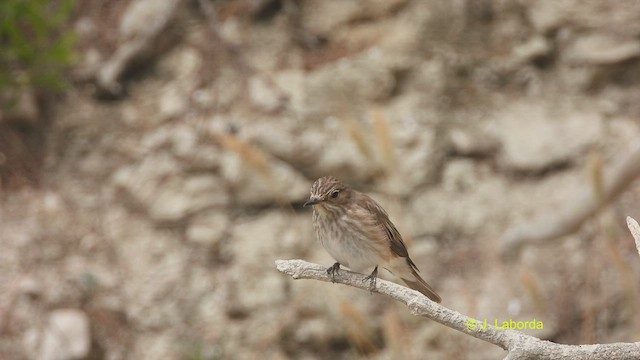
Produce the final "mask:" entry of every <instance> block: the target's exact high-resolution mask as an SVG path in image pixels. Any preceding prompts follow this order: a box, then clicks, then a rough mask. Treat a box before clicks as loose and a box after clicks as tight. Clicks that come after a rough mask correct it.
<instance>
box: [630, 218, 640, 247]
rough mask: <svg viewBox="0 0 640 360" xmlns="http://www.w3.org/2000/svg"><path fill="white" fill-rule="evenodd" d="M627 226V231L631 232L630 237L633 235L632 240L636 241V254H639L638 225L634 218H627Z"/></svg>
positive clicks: (639, 234) (639, 237) (639, 232)
mask: <svg viewBox="0 0 640 360" xmlns="http://www.w3.org/2000/svg"><path fill="white" fill-rule="evenodd" d="M627 226H628V227H629V231H631V235H633V239H634V240H635V241H636V249H638V254H640V225H638V222H637V221H636V220H635V219H634V218H632V217H631V216H627Z"/></svg>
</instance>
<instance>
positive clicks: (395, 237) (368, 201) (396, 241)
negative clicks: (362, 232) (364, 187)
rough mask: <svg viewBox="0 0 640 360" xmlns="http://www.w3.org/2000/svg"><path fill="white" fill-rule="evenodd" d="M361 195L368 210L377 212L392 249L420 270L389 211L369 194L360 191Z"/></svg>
mask: <svg viewBox="0 0 640 360" xmlns="http://www.w3.org/2000/svg"><path fill="white" fill-rule="evenodd" d="M359 195H360V196H362V197H364V199H363V200H364V201H363V203H364V204H365V206H366V208H367V210H369V212H371V213H372V214H375V218H376V219H377V225H378V226H379V227H380V228H381V229H382V230H383V231H384V233H385V235H386V237H387V239H388V240H389V247H390V248H391V251H393V253H395V254H396V255H398V256H400V257H403V258H406V259H407V262H408V263H409V265H411V267H412V268H413V269H415V270H416V271H419V270H418V267H417V266H416V264H414V263H413V261H412V260H411V259H410V258H409V252H408V251H407V246H406V245H405V243H404V240H402V235H400V232H399V231H398V229H397V228H396V227H395V225H393V223H392V222H391V220H389V215H387V212H386V211H384V209H383V208H382V206H380V205H379V204H378V203H377V202H376V201H375V200H373V199H372V198H371V197H369V196H368V195H366V194H363V193H360V194H359Z"/></svg>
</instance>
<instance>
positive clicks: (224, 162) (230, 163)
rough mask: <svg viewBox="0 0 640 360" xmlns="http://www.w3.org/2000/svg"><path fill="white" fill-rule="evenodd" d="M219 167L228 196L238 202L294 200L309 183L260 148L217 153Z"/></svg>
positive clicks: (284, 201) (302, 192)
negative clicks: (218, 155) (243, 151)
mask: <svg viewBox="0 0 640 360" xmlns="http://www.w3.org/2000/svg"><path fill="white" fill-rule="evenodd" d="M255 151H258V150H255ZM253 157H259V158H260V159H259V160H258V159H253ZM263 160H264V161H263ZM254 161H257V162H258V163H256V162H254ZM263 165H264V166H263ZM220 171H221V176H222V179H223V180H224V183H225V185H226V188H228V189H230V190H231V194H230V195H231V198H232V199H233V201H234V203H235V204H236V205H241V206H258V205H269V204H278V203H280V204H282V203H291V202H298V201H301V200H302V199H303V198H304V197H305V196H306V195H307V193H308V189H309V186H310V185H309V182H308V180H307V179H305V178H304V177H303V176H302V175H301V174H300V173H299V172H297V171H296V170H295V169H294V168H293V167H291V166H290V165H289V164H287V163H285V162H283V161H280V160H278V159H276V158H273V157H271V156H269V155H268V154H266V153H262V152H256V153H253V155H247V154H246V153H241V152H235V151H227V152H224V153H223V154H221V156H220ZM219 190H221V189H219ZM225 194H228V193H225ZM225 199H226V198H225Z"/></svg>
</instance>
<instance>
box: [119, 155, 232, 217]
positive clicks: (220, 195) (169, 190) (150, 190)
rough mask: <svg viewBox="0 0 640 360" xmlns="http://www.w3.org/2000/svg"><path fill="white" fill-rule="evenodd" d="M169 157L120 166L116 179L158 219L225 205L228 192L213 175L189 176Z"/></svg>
mask: <svg viewBox="0 0 640 360" xmlns="http://www.w3.org/2000/svg"><path fill="white" fill-rule="evenodd" d="M180 169H181V167H180V165H179V164H178V163H177V162H176V161H175V160H174V159H173V158H172V157H170V156H168V155H165V154H157V155H155V156H149V157H147V158H145V159H144V160H143V161H142V162H141V163H139V164H136V165H132V166H127V167H124V168H121V169H119V170H118V171H117V172H116V173H115V175H114V177H113V182H114V183H115V185H116V187H117V188H118V189H120V190H121V191H123V192H124V193H125V194H126V195H127V196H128V198H129V199H131V200H134V204H133V205H135V206H137V207H142V208H143V209H144V210H145V211H147V212H148V214H149V215H150V216H151V217H152V218H153V219H154V220H156V221H178V220H181V219H184V218H185V217H186V216H189V215H192V214H195V213H197V212H198V211H200V210H203V209H206V208H209V207H213V206H223V205H225V204H226V203H227V202H228V194H227V192H226V191H225V188H224V186H223V183H222V181H221V180H220V179H219V178H217V177H216V176H214V175H209V174H194V175H186V174H183V173H181V172H180Z"/></svg>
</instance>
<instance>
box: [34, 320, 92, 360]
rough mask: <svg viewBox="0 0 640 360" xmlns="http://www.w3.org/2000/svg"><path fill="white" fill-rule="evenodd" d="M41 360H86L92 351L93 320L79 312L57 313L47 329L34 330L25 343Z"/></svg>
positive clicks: (35, 356)
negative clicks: (90, 325) (91, 330)
mask: <svg viewBox="0 0 640 360" xmlns="http://www.w3.org/2000/svg"><path fill="white" fill-rule="evenodd" d="M25 343H26V345H27V346H28V347H29V348H31V351H32V353H31V354H32V356H33V358H34V359H37V360H73V359H84V358H86V357H87V356H88V355H89V351H90V350H91V334H90V330H89V318H88V317H87V315H86V314H85V313H84V312H82V311H80V310H76V309H60V310H54V311H52V312H51V313H50V314H49V321H48V322H47V324H46V326H45V328H44V329H31V330H30V331H29V332H28V333H27V335H26V339H25Z"/></svg>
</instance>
